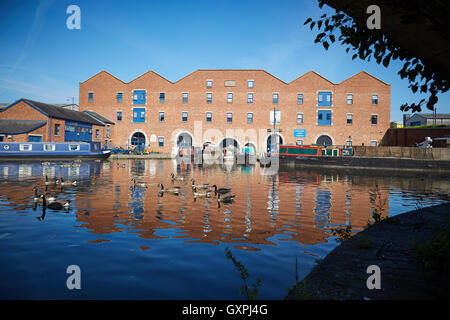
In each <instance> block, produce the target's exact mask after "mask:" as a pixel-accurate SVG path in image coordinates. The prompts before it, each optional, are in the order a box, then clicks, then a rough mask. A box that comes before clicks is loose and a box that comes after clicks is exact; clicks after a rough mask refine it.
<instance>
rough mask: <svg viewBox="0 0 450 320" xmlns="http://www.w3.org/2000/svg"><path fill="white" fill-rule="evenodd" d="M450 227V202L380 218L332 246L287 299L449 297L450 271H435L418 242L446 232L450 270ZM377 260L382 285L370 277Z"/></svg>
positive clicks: (426, 298)
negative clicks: (419, 254) (429, 269)
mask: <svg viewBox="0 0 450 320" xmlns="http://www.w3.org/2000/svg"><path fill="white" fill-rule="evenodd" d="M449 230H450V203H445V204H442V205H436V206H431V207H427V208H421V209H417V210H413V211H410V212H406V213H403V214H399V215H397V216H395V217H394V218H391V219H387V220H384V221H381V222H376V223H374V224H372V225H371V226H369V227H368V228H366V229H365V230H363V231H361V232H359V233H356V234H355V235H354V236H352V237H351V238H349V239H348V240H345V241H343V242H342V243H341V244H340V245H339V246H338V247H336V248H335V249H334V250H332V251H331V252H330V253H329V254H328V255H327V256H326V257H325V258H324V259H323V260H322V261H320V262H319V263H318V264H317V265H316V266H315V267H314V268H313V270H312V271H311V272H310V273H309V274H308V275H307V276H306V277H305V278H304V279H303V280H302V281H300V282H299V283H297V284H295V285H294V286H293V287H292V288H291V289H290V291H289V293H288V295H287V296H286V297H285V299H288V300H297V299H305V300H368V299H370V300H372V299H373V300H415V299H420V300H429V299H442V298H444V299H448V292H447V293H443V292H445V290H446V289H448V285H449V279H448V273H445V276H443V277H439V278H436V276H434V277H431V276H430V274H429V273H426V272H425V270H424V264H423V262H422V261H420V260H419V258H418V257H417V250H416V248H417V246H418V245H420V244H424V243H426V242H427V241H429V240H431V239H436V238H435V237H436V235H438V237H439V235H440V234H442V232H444V233H445V232H446V233H445V236H444V239H446V240H445V241H442V240H440V241H441V244H440V245H442V242H444V243H443V245H444V248H445V250H444V251H442V248H441V249H439V250H440V251H439V252H440V254H442V252H444V253H447V254H446V258H445V259H446V260H444V261H446V263H445V264H444V265H445V267H444V268H446V270H447V271H448V267H449V264H448V259H449V257H448V250H449V247H450V245H449V240H450V238H449V237H448V232H449ZM440 232H441V233H440ZM433 243H434V242H433ZM433 245H436V244H433ZM426 248H427V251H426V252H427V254H433V253H435V252H437V251H435V249H429V248H430V247H428V246H427V247H426ZM431 248H432V247H431ZM428 249H429V250H428ZM374 265H375V266H378V267H379V279H380V282H379V283H380V289H377V288H373V289H369V288H368V282H371V281H372V280H373V279H374V278H373V277H372V275H374V274H375V273H376V272H374V271H371V272H369V271H368V267H369V266H374ZM440 268H442V267H440ZM371 277H372V278H371ZM369 278H370V280H368V279H369ZM443 278H445V279H443ZM443 294H444V295H443Z"/></svg>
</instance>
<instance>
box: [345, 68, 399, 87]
mask: <svg viewBox="0 0 450 320" xmlns="http://www.w3.org/2000/svg"><path fill="white" fill-rule="evenodd" d="M361 75H363V76H368V77H370V78H372V79H374V80H376V81H378V82H381V83H382V84H384V85H386V86H390V84H388V83H386V82H384V81H381V80H380V79H378V78H377V77H375V76H373V75H371V74H370V73H367V72H366V71H364V70H362V71H360V72H358V73H355V74H354V75H352V76H351V77H348V78H347V79H345V80H343V81H341V82H339V83H338V85H340V84H343V83H344V82H346V81H348V80H350V79H352V78H355V77H358V76H361Z"/></svg>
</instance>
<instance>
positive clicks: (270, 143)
mask: <svg viewBox="0 0 450 320" xmlns="http://www.w3.org/2000/svg"><path fill="white" fill-rule="evenodd" d="M281 144H283V138H282V137H281V136H280V135H279V134H277V133H272V134H271V135H270V136H268V137H267V152H272V150H278V147H279V146H280V145H281Z"/></svg>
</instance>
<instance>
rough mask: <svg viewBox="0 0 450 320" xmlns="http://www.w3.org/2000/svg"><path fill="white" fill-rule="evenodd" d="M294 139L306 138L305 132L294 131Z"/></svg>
mask: <svg viewBox="0 0 450 320" xmlns="http://www.w3.org/2000/svg"><path fill="white" fill-rule="evenodd" d="M294 138H306V130H305V129H294Z"/></svg>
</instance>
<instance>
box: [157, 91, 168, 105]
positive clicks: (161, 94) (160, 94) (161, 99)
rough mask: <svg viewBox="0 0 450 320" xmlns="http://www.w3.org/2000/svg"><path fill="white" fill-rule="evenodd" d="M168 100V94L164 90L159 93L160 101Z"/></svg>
mask: <svg viewBox="0 0 450 320" xmlns="http://www.w3.org/2000/svg"><path fill="white" fill-rule="evenodd" d="M165 101H166V94H165V93H164V92H160V93H159V103H164V102H165Z"/></svg>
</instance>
